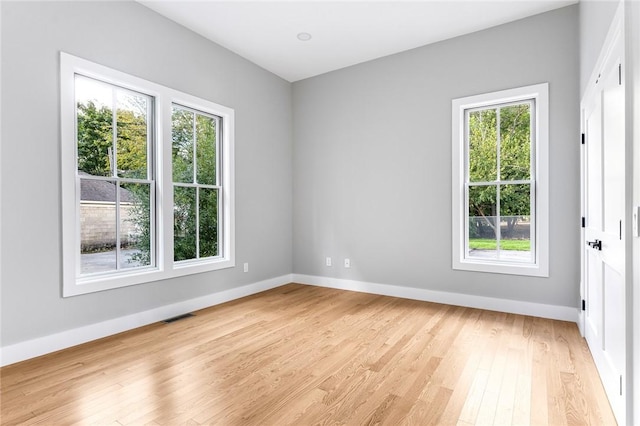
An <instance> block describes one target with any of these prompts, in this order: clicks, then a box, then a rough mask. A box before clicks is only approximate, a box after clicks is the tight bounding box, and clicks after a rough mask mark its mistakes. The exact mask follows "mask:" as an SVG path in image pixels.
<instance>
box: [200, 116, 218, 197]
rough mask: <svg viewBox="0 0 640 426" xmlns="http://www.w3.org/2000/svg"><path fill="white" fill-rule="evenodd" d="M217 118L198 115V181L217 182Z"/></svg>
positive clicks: (205, 182)
mask: <svg viewBox="0 0 640 426" xmlns="http://www.w3.org/2000/svg"><path fill="white" fill-rule="evenodd" d="M216 131H217V129H216V120H215V119H214V118H212V117H208V116H204V115H200V114H198V115H197V116H196V135H197V139H196V147H197V148H196V154H197V155H196V167H197V173H198V175H197V181H198V183H202V184H206V185H215V184H216Z"/></svg>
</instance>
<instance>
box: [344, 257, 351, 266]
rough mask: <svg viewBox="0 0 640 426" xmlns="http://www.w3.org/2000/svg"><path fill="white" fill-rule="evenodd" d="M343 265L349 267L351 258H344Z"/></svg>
mask: <svg viewBox="0 0 640 426" xmlns="http://www.w3.org/2000/svg"><path fill="white" fill-rule="evenodd" d="M344 267H345V268H351V260H350V259H349V258H347V259H345V260H344Z"/></svg>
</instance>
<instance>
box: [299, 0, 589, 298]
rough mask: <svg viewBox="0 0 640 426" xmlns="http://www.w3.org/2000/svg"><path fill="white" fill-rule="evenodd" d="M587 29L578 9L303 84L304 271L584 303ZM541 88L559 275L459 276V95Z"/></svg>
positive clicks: (554, 268)
mask: <svg viewBox="0 0 640 426" xmlns="http://www.w3.org/2000/svg"><path fill="white" fill-rule="evenodd" d="M578 34H579V31H578V7H577V6H570V7H567V8H563V9H559V10H556V11H552V12H549V13H545V14H541V15H537V16H534V17H531V18H528V19H524V20H521V21H518V22H514V23H510V24H507V25H503V26H500V27H495V28H492V29H489V30H485V31H482V32H478V33H474V34H471V35H468V36H463V37H459V38H456V39H452V40H448V41H444V42H441V43H437V44H433V45H429V46H425V47H422V48H418V49H415V50H411V51H408V52H404V53H400V54H397V55H393V56H389V57H385V58H381V59H378V60H375V61H372V62H368V63H364V64H360V65H356V66H353V67H350V68H347V69H343V70H339V71H335V72H332V73H329V74H325V75H322V76H318V77H314V78H310V79H307V80H303V81H300V82H297V83H294V90H293V102H294V103H293V105H294V108H293V110H294V141H295V143H294V155H293V157H294V170H293V177H294V195H293V199H294V209H293V220H294V244H293V248H294V249H293V253H294V262H293V268H294V272H296V273H301V274H311V275H320V276H330V277H340V278H346V279H355V280H362V281H367V282H375V283H385V284H392V285H400V286H409V287H416V288H423V289H429V290H440V291H449V292H459V293H466V294H474V295H482V296H490V297H499V298H506V299H515V300H523V301H530V302H539V303H548V304H553V305H561V306H571V307H574V306H578V299H579V281H580V274H579V273H580V270H579V263H580V258H579V250H578V247H579V227H578V226H577V224H578V223H579V222H578V220H579V212H580V210H579V188H580V185H579V155H578V152H579V148H578V144H577V141H578V135H579V83H578V79H577V76H578V75H579V72H580V71H579V59H578V51H579V45H578ZM541 82H549V88H550V187H551V188H550V217H551V219H550V246H551V252H550V277H549V278H529V277H520V276H510V275H498V274H486V273H474V272H465V271H453V270H452V268H451V100H452V99H454V98H458V97H463V96H468V95H473V94H478V93H484V92H490V91H495V90H500V89H506V88H512V87H516V86H522V85H529V84H534V83H541ZM325 256H332V257H333V258H334V266H333V267H330V268H329V267H326V266H324V257H325ZM344 257H349V258H350V259H351V261H352V267H351V269H345V268H343V267H342V265H341V263H342V258H344Z"/></svg>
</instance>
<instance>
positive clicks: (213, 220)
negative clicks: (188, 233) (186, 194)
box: [199, 188, 218, 257]
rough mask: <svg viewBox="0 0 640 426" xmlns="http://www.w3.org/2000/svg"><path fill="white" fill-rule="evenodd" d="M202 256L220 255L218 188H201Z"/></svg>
mask: <svg viewBox="0 0 640 426" xmlns="http://www.w3.org/2000/svg"><path fill="white" fill-rule="evenodd" d="M199 201H200V224H199V225H200V257H210V256H217V255H218V190H217V189H207V188H201V189H200V198H199Z"/></svg>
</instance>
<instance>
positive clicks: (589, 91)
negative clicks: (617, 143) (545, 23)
mask: <svg viewBox="0 0 640 426" xmlns="http://www.w3.org/2000/svg"><path fill="white" fill-rule="evenodd" d="M629 3H632V2H627V1H625V0H620V2H619V4H618V8H617V10H616V12H615V15H614V17H613V19H612V22H611V26H610V27H609V31H608V33H607V37H606V38H605V42H604V43H603V46H602V49H601V51H600V53H599V55H598V60H597V62H596V65H595V66H594V68H593V70H592V72H591V75H590V78H589V80H588V81H589V84H588V86H587V88H586V89H585V90H584V93H582V94H581V101H580V130H581V133H582V135H581V137H582V138H583V137H584V134H585V130H586V129H585V101H586V100H588V99H589V98H590V96H592V95H593V91H594V90H595V89H596V86H595V84H594V83H595V82H596V81H597V80H598V79H599V77H600V74H601V73H602V70H603V68H604V66H605V65H606V63H607V61H608V59H609V57H610V55H611V53H612V51H613V49H614V48H615V44H616V43H617V42H620V43H622V68H621V78H622V81H623V82H624V87H625V127H626V129H625V148H624V150H625V168H626V172H625V193H624V194H625V195H624V198H625V201H624V209H625V210H624V215H623V224H622V233H623V236H624V252H625V253H624V257H625V266H624V274H625V276H624V285H625V310H626V314H625V348H626V349H625V371H626V373H625V377H624V378H623V390H624V395H625V396H624V400H625V413H624V414H623V415H624V420H623V421H626V422H627V423H629V424H635V423H633V422H634V421H635V422H636V423H637V422H638V420H639V419H640V410H639V409H636V411H637V412H636V413H634V404H633V402H634V390H635V393H636V394H640V378H638V379H637V380H636V382H638V383H637V384H638V386H637V387H636V386H634V376H636V377H637V376H640V372H639V371H635V370H634V368H633V361H634V356H636V355H637V357H638V358H640V354H636V352H637V351H638V348H640V342H635V347H634V340H635V339H634V337H635V336H634V332H635V335H637V337H636V338H638V339H640V329H639V330H634V329H635V328H640V324H635V322H636V320H635V319H634V311H635V310H634V309H633V308H634V298H635V299H640V296H638V295H637V294H634V292H633V283H634V268H635V267H634V265H633V254H634V251H633V248H634V237H633V230H632V226H631V223H632V210H633V200H634V198H633V194H634V175H636V176H638V175H640V171H639V170H637V167H638V166H640V161H639V162H638V163H637V164H636V167H634V160H633V159H634V155H635V156H638V154H637V153H635V154H634V150H633V140H634V136H633V128H634V122H633V120H634V117H633V114H634V110H633V96H630V93H631V92H632V91H634V90H635V91H636V92H638V90H639V89H638V88H634V86H633V77H632V75H631V72H630V71H632V70H633V69H634V68H633V67H634V64H631V63H627V58H628V53H629V52H630V50H629V49H630V48H631V47H632V46H630V45H629V37H628V34H629V33H628V31H633V29H629V28H625V24H628V23H629V22H630V17H627V18H629V19H625V12H626V10H625V9H626V8H633V7H635V6H630V5H629ZM635 13H636V15H637V14H639V13H638V10H636V11H635ZM636 31H637V30H636ZM634 40H635V39H634ZM636 42H637V43H638V45H636V46H635V48H638V47H640V40H636ZM632 43H633V42H632ZM638 56H640V55H638ZM630 59H631V60H632V61H633V60H634V58H630ZM635 60H636V61H638V59H637V58H636V59H635ZM638 62H640V61H638ZM635 66H638V64H635ZM628 72H629V76H631V78H629V77H627V73H628ZM635 72H636V73H637V72H638V71H637V70H636V71H635ZM635 103H636V104H640V101H638V100H636V101H635ZM635 113H636V114H637V111H636V112H635ZM635 126H638V125H637V124H635ZM636 131H637V129H636ZM637 137H638V136H636V138H637ZM583 140H584V139H583ZM585 159H586V149H585V145H584V144H583V143H581V145H580V216H581V217H580V218H579V220H580V222H581V221H582V218H584V217H585V212H586V205H585V200H586V197H585V195H586V194H585V178H586V175H585ZM638 186H640V182H638V183H636V184H635V187H636V188H637V187H638ZM635 191H637V189H635ZM587 220H588V219H587ZM635 239H636V240H637V238H635ZM579 243H580V246H579V250H580V308H579V312H578V329H579V330H580V334H581V335H582V336H583V337H584V336H585V332H586V323H585V321H586V315H585V311H584V310H582V303H583V301H584V300H586V299H585V297H586V288H585V286H586V281H585V274H586V270H585V268H586V265H585V255H584V253H585V252H584V245H585V244H586V240H585V227H582V226H581V228H580V242H579ZM635 253H636V255H637V251H636V252H635ZM636 275H638V272H637V271H636ZM637 291H638V290H636V292H637ZM635 315H636V316H638V317H639V318H638V322H640V315H638V314H637V313H636V314H635ZM634 324H635V327H634ZM636 369H638V367H637V366H636ZM634 414H635V416H634Z"/></svg>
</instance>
